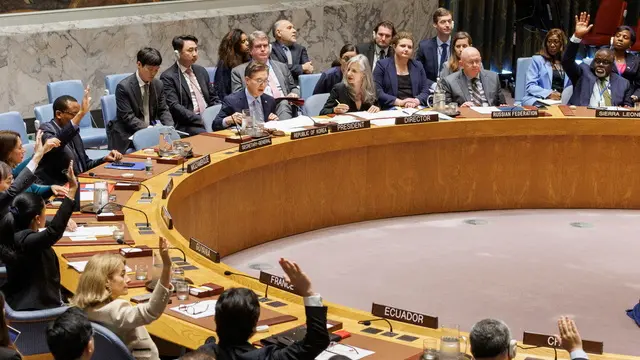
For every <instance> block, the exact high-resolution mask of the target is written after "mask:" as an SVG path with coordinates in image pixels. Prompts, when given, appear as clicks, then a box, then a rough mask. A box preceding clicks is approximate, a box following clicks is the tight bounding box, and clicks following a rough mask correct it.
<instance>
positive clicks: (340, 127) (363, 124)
mask: <svg viewBox="0 0 640 360" xmlns="http://www.w3.org/2000/svg"><path fill="white" fill-rule="evenodd" d="M370 127H371V121H369V120H366V121H354V122H348V123H344V124H335V125H331V132H343V131H351V130H358V129H368V128H370Z"/></svg>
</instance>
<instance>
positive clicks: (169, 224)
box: [160, 206, 173, 230]
mask: <svg viewBox="0 0 640 360" xmlns="http://www.w3.org/2000/svg"><path fill="white" fill-rule="evenodd" d="M160 215H161V216H162V220H164V223H165V224H166V225H167V228H168V229H169V230H171V229H173V218H172V217H171V214H169V210H167V208H166V207H164V206H163V207H162V208H161V209H160Z"/></svg>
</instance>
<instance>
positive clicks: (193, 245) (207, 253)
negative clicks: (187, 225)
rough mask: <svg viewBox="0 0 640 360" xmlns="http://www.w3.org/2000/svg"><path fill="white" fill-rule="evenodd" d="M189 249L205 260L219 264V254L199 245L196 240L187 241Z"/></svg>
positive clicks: (201, 244) (203, 245)
mask: <svg viewBox="0 0 640 360" xmlns="http://www.w3.org/2000/svg"><path fill="white" fill-rule="evenodd" d="M189 249H191V250H193V251H195V252H197V253H198V254H200V255H202V256H204V257H206V258H207V259H209V260H211V261H213V262H214V263H219V262H220V254H219V253H218V252H217V251H215V250H213V249H212V248H210V247H208V246H207V245H205V244H203V243H201V242H200V241H198V239H196V238H190V239H189Z"/></svg>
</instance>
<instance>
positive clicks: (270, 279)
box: [260, 271, 298, 295]
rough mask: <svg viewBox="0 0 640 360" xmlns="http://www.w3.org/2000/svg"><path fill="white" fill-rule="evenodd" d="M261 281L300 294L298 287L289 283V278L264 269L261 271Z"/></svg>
mask: <svg viewBox="0 0 640 360" xmlns="http://www.w3.org/2000/svg"><path fill="white" fill-rule="evenodd" d="M260 282H261V283H263V284H265V285H269V286H273V287H275V288H278V289H280V290H284V291H287V292H290V293H292V294H296V295H298V293H297V292H296V289H294V288H293V285H291V284H289V283H288V282H287V280H285V278H283V277H282V276H277V275H272V274H269V273H266V272H264V271H260Z"/></svg>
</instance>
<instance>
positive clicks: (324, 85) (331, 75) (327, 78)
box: [313, 66, 342, 95]
mask: <svg viewBox="0 0 640 360" xmlns="http://www.w3.org/2000/svg"><path fill="white" fill-rule="evenodd" d="M340 81H342V69H341V68H340V66H334V67H332V68H330V69H329V70H325V71H323V72H322V74H321V75H320V79H318V82H317V83H316V87H315V88H314V89H313V95H315V94H327V93H329V92H331V89H333V86H334V85H335V84H337V83H339V82H340Z"/></svg>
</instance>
